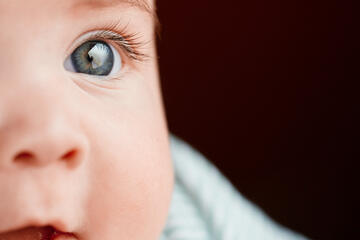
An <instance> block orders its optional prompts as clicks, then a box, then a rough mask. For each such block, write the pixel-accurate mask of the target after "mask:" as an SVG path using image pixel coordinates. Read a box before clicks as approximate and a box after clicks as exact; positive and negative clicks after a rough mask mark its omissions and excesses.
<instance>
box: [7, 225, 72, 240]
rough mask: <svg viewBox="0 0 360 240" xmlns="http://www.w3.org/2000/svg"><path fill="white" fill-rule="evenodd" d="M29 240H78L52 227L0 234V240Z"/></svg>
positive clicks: (24, 229)
mask: <svg viewBox="0 0 360 240" xmlns="http://www.w3.org/2000/svg"><path fill="white" fill-rule="evenodd" d="M13 239H16V240H17V239H29V240H57V239H68V240H78V238H77V237H76V236H75V234H73V233H67V232H62V231H60V230H57V229H55V228H54V227H53V226H44V227H33V226H30V227H25V228H21V229H17V230H13V231H9V232H5V233H0V240H13Z"/></svg>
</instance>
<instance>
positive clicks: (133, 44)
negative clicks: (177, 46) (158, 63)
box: [69, 29, 149, 62]
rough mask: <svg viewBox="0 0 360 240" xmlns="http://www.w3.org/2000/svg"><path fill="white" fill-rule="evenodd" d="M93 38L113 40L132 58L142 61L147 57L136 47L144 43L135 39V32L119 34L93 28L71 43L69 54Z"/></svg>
mask: <svg viewBox="0 0 360 240" xmlns="http://www.w3.org/2000/svg"><path fill="white" fill-rule="evenodd" d="M94 40H103V41H111V42H114V43H115V44H116V45H117V46H118V47H120V48H121V49H122V50H124V51H125V54H126V55H127V56H128V57H130V58H131V59H133V60H136V61H139V62H142V61H145V60H147V59H148V58H149V56H148V55H147V54H145V53H142V52H140V51H139V50H138V49H137V48H140V47H142V46H143V45H145V44H146V43H143V42H141V41H139V40H138V39H137V35H136V34H126V33H124V34H119V33H117V32H115V31H113V30H105V29H99V30H93V31H90V32H87V33H84V34H82V35H81V36H80V37H79V38H78V39H77V40H76V41H75V42H74V44H72V46H73V47H71V51H69V52H70V53H69V54H71V52H72V51H74V50H75V49H76V48H77V47H78V46H81V44H83V43H85V42H87V41H94Z"/></svg>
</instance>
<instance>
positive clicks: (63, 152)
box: [0, 91, 87, 173]
mask: <svg viewBox="0 0 360 240" xmlns="http://www.w3.org/2000/svg"><path fill="white" fill-rule="evenodd" d="M30 92H31V91H30ZM27 95H28V96H27V99H28V100H27V101H21V103H20V102H19V98H18V97H17V98H12V97H7V99H0V100H2V101H1V102H3V103H4V102H5V103H6V105H0V173H1V171H3V170H9V169H14V168H20V167H21V168H24V167H27V168H39V167H45V166H49V165H54V164H58V165H59V166H60V165H63V166H66V167H67V168H69V169H74V168H77V167H78V166H80V164H81V163H82V162H83V161H84V158H85V155H86V151H87V150H86V149H87V141H86V138H85V136H84V134H83V133H82V131H81V129H80V128H79V127H78V125H77V124H76V122H77V121H76V117H75V115H74V114H71V111H68V110H69V108H68V107H66V106H65V105H66V104H64V102H65V101H58V100H54V99H55V98H54V97H53V96H49V95H50V94H46V95H44V94H42V93H39V92H38V91H34V92H32V93H31V94H27ZM29 95H31V96H29ZM0 98H1V97H0ZM3 98H4V96H3ZM21 100H24V99H21Z"/></svg>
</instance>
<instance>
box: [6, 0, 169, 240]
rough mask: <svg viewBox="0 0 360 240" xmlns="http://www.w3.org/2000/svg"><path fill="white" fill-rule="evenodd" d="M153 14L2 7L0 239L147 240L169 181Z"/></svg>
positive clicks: (155, 228) (114, 6) (75, 3)
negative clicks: (49, 235)
mask: <svg viewBox="0 0 360 240" xmlns="http://www.w3.org/2000/svg"><path fill="white" fill-rule="evenodd" d="M145 1H146V0H145ZM143 4H146V5H143ZM152 6H153V2H152V1H148V2H143V1H140V0H137V1H135V0H134V1H130V0H127V1H124V0H123V1H122V0H27V1H23V0H0V29H1V34H0V56H1V57H0V239H1V240H14V239H22V240H23V239H25V235H26V234H27V235H29V236H28V238H26V239H38V238H39V237H35V235H36V234H38V233H39V232H42V233H43V234H44V231H45V229H46V230H49V228H42V227H44V226H49V225H50V226H52V227H55V228H56V229H57V230H60V231H62V232H69V233H72V234H73V235H74V236H76V238H77V239H79V240H100V239H101V240H115V239H116V240H117V239H126V240H157V237H158V236H159V234H160V232H161V231H162V228H163V227H164V225H165V222H166V217H167V213H168V207H169V204H170V199H171V193H172V186H173V171H172V164H171V161H170V154H169V145H168V132H167V127H166V122H165V119H164V114H163V107H162V101H161V95H160V90H159V89H160V88H159V82H158V71H157V62H156V51H155V42H154V21H153V17H154V16H153V15H152V14H150V13H149V12H150V11H151V9H153V7H152ZM28 227H31V228H28ZM32 227H36V228H32ZM59 236H63V237H64V236H65V235H59ZM69 236H70V235H69ZM58 239H61V238H60V237H59V238H58Z"/></svg>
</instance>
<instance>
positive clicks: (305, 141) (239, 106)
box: [158, 0, 360, 240]
mask: <svg viewBox="0 0 360 240" xmlns="http://www.w3.org/2000/svg"><path fill="white" fill-rule="evenodd" d="M158 11H159V17H160V21H161V25H162V33H161V36H162V37H161V40H160V41H159V42H158V43H159V44H158V48H159V55H160V72H161V77H162V87H163V92H164V100H165V106H166V111H167V117H168V123H169V127H170V130H171V131H172V132H173V133H174V134H176V135H178V136H179V137H181V138H183V139H184V140H186V141H188V142H189V143H191V144H192V145H193V146H194V147H195V148H197V149H198V150H200V151H201V152H202V153H203V154H204V155H205V156H207V157H208V158H209V159H210V160H211V161H212V162H213V163H214V164H215V165H216V166H217V167H218V168H219V169H220V170H221V171H222V172H223V173H224V174H225V175H226V176H227V177H228V178H229V179H230V180H231V182H232V183H233V184H234V185H235V186H236V187H237V188H238V189H239V191H240V192H241V193H242V194H244V195H245V196H246V197H248V198H249V199H250V200H252V201H253V202H255V203H256V204H258V205H259V206H260V207H262V208H263V209H264V211H265V212H266V213H268V214H269V215H270V216H271V217H272V218H274V219H275V220H276V221H278V222H280V223H281V224H283V225H285V226H288V227H290V228H292V229H294V230H296V231H299V232H301V233H303V234H305V235H306V236H308V237H311V238H313V239H326V240H328V239H355V238H356V237H355V236H357V237H358V236H359V235H358V234H359V233H358V230H359V221H358V220H357V219H355V217H354V214H355V213H354V209H356V208H357V205H358V201H357V200H355V196H356V193H357V192H358V188H359V186H358V183H357V176H356V175H357V172H358V171H357V168H356V167H355V162H357V161H358V160H359V159H360V158H359V155H360V154H359V147H358V145H359V140H358V139H359V129H360V127H359V123H360V122H359V121H358V120H359V119H358V117H357V114H358V113H359V106H360V105H359V103H360V101H359V97H358V95H359V88H358V87H356V82H357V81H359V79H360V78H359V77H358V73H357V70H358V69H359V67H358V65H359V55H358V54H355V52H357V51H358V50H359V45H360V41H359V39H358V38H356V34H355V33H356V32H357V31H358V29H359V25H357V24H356V23H355V14H358V13H356V8H355V6H354V5H353V3H352V2H345V1H331V0H328V1H314V0H312V1H311V0H301V1H300V0H295V1H294V0H290V1H289V0H287V1H286V0H272V1H269V0H252V1H239V0H238V1H231V0H222V1H205V0H196V1H166V0H160V1H159V2H158Z"/></svg>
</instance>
